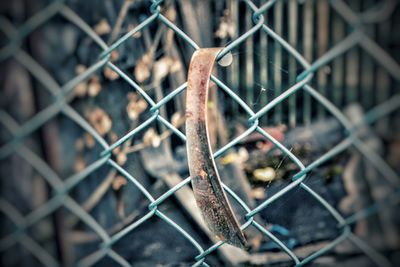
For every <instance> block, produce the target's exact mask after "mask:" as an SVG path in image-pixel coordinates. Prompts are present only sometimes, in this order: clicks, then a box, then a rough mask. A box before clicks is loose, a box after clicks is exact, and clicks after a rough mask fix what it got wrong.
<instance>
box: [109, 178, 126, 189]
mask: <svg viewBox="0 0 400 267" xmlns="http://www.w3.org/2000/svg"><path fill="white" fill-rule="evenodd" d="M127 184H128V181H127V180H126V179H125V177H123V176H121V175H117V176H115V178H114V180H113V182H112V188H113V189H114V190H115V191H118V190H120V189H121V188H122V187H123V186H125V185H127Z"/></svg>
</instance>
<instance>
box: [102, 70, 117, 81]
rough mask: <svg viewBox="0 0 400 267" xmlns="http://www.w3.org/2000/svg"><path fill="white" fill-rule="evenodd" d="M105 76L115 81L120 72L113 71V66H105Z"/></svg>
mask: <svg viewBox="0 0 400 267" xmlns="http://www.w3.org/2000/svg"><path fill="white" fill-rule="evenodd" d="M104 76H105V77H106V78H107V79H109V80H111V81H114V80H116V79H118V78H119V74H118V73H116V72H115V71H113V70H112V69H111V68H109V67H105V68H104Z"/></svg>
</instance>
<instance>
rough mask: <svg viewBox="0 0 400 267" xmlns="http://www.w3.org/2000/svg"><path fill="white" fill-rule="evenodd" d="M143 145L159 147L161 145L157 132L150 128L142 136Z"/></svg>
mask: <svg viewBox="0 0 400 267" xmlns="http://www.w3.org/2000/svg"><path fill="white" fill-rule="evenodd" d="M143 143H144V144H145V145H151V146H153V147H159V146H160V144H161V138H160V136H159V135H158V134H157V132H156V131H155V130H154V128H150V129H148V130H147V131H146V132H145V133H144V135H143Z"/></svg>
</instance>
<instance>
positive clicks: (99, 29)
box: [94, 19, 111, 35]
mask: <svg viewBox="0 0 400 267" xmlns="http://www.w3.org/2000/svg"><path fill="white" fill-rule="evenodd" d="M94 31H95V32H96V33H97V34H98V35H104V34H108V33H110V32H111V27H110V24H108V22H107V20H106V19H101V20H100V21H99V23H97V24H96V25H95V26H94Z"/></svg>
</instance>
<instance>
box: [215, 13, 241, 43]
mask: <svg viewBox="0 0 400 267" xmlns="http://www.w3.org/2000/svg"><path fill="white" fill-rule="evenodd" d="M220 21H221V22H220V24H219V27H218V30H217V31H216V32H215V37H217V38H220V39H225V38H232V37H234V35H235V31H236V27H235V24H234V23H233V21H232V18H231V15H230V12H229V10H225V12H224V16H223V17H221V19H220Z"/></svg>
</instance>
